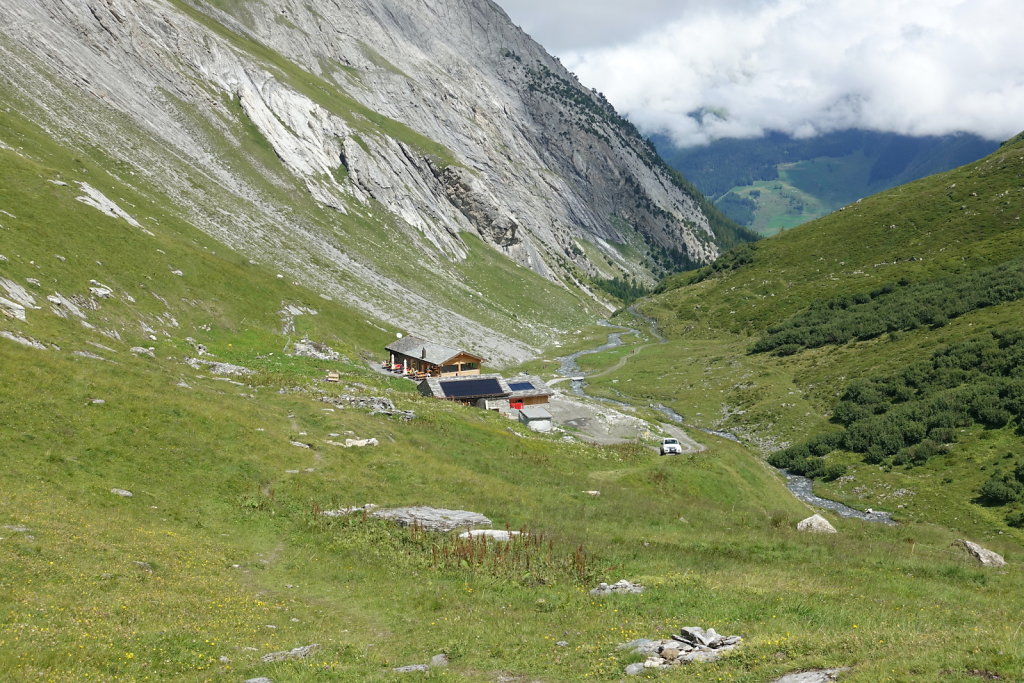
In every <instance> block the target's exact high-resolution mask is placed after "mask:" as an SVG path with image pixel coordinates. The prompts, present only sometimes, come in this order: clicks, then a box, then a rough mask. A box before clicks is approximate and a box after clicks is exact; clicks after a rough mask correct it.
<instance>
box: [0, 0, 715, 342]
mask: <svg viewBox="0 0 1024 683" xmlns="http://www.w3.org/2000/svg"><path fill="white" fill-rule="evenodd" d="M0 28H2V29H3V32H4V35H5V36H7V37H8V40H6V41H3V43H2V44H0V78H2V79H4V81H5V83H7V88H6V90H7V91H8V92H11V93H14V92H17V93H18V97H17V98H8V99H5V100H4V101H3V104H5V105H11V106H12V107H13V108H14V114H17V115H21V116H23V117H24V118H26V119H28V120H31V121H33V123H36V124H38V125H39V126H40V127H41V128H42V129H43V131H44V132H45V133H46V134H47V135H49V136H50V137H51V138H53V139H54V140H59V141H60V143H61V144H62V145H65V146H67V147H68V148H70V149H72V150H76V153H77V150H89V149H102V150H103V154H104V155H105V157H106V158H107V159H109V160H110V161H111V162H113V164H112V166H113V165H116V168H117V180H118V181H120V182H123V183H125V184H128V185H131V186H132V187H133V188H134V189H135V190H137V191H140V192H142V193H144V194H145V193H151V194H153V195H154V196H156V193H157V192H159V196H160V200H161V201H165V202H166V201H169V202H172V203H173V205H174V207H175V210H176V215H180V216H181V218H182V220H185V221H188V222H189V223H191V224H192V225H195V226H196V227H198V228H199V229H200V230H203V231H205V232H207V233H208V234H210V235H212V236H213V237H215V238H216V239H218V240H220V241H222V242H224V243H226V244H227V245H229V246H230V247H231V248H233V249H235V250H237V251H238V252H240V253H242V254H244V255H246V256H247V257H249V258H250V259H253V260H254V261H256V262H260V263H272V264H273V265H274V266H275V267H276V268H277V269H278V270H279V271H280V272H281V273H282V275H280V276H281V277H283V276H284V274H287V275H288V277H290V278H292V279H295V280H302V281H303V282H308V283H311V286H314V287H315V288H317V289H318V290H319V291H320V292H321V293H322V294H323V295H324V296H330V297H331V298H333V299H336V300H340V301H346V302H349V303H352V304H354V305H356V306H359V307H361V308H362V309H363V310H365V311H367V312H368V313H371V314H373V315H377V316H378V317H380V318H381V319H386V320H389V321H392V322H393V323H394V324H396V325H398V326H401V327H404V328H407V329H413V328H415V329H418V330H419V331H421V332H422V333H423V334H426V335H428V336H431V337H433V338H436V339H437V340H438V341H444V342H449V341H452V342H457V341H458V340H455V339H451V337H450V336H447V335H450V334H451V332H447V333H446V331H447V330H452V329H459V330H461V332H460V334H462V335H463V338H467V339H468V338H472V339H476V340H486V341H484V342H481V343H480V346H478V349H479V351H481V352H482V353H484V354H485V355H487V356H488V357H489V358H490V359H491V360H492V361H498V362H500V361H514V360H521V359H524V358H526V357H528V356H529V355H530V350H529V349H521V350H517V349H516V347H515V345H513V344H509V343H507V341H508V337H507V336H503V334H505V335H507V333H495V330H494V329H493V328H491V327H487V326H485V325H482V324H481V323H479V322H476V321H475V320H471V319H469V317H467V316H464V315H462V314H460V312H459V311H457V310H453V309H452V308H450V306H451V304H450V303H445V302H438V301H437V300H435V298H432V297H430V296H425V295H424V294H423V293H422V292H419V291H417V289H416V286H415V284H414V280H412V279H406V278H407V276H406V275H405V273H404V270H405V269H408V268H419V269H426V270H429V271H430V272H431V273H433V274H434V275H435V276H436V277H438V278H440V279H441V280H444V281H448V282H449V284H451V286H452V288H453V289H454V290H455V291H463V290H466V289H467V288H466V285H465V284H464V283H463V280H462V279H461V278H460V276H459V273H458V271H457V269H456V268H455V264H457V263H458V262H459V261H460V260H462V259H465V258H466V257H467V255H468V254H469V253H470V249H471V246H470V240H467V238H466V235H467V234H470V235H475V236H477V237H479V238H480V239H481V240H483V242H484V243H485V244H487V245H489V246H490V247H492V248H493V249H495V250H498V251H500V252H501V253H503V254H505V255H507V256H508V257H510V258H511V259H513V260H514V261H516V262H518V263H519V264H520V265H522V266H525V267H527V268H530V269H532V270H534V271H536V272H537V273H539V274H541V275H542V276H544V277H546V278H548V279H549V280H552V281H554V282H556V283H560V284H563V285H565V286H569V287H578V288H580V289H581V290H582V291H584V292H586V291H587V288H586V285H585V284H584V283H582V282H580V281H579V280H578V279H577V278H578V275H577V274H578V273H584V274H585V275H587V276H601V277H613V276H617V275H623V274H627V273H628V274H630V275H635V276H637V277H638V278H639V280H640V281H642V282H647V283H652V282H653V281H654V278H655V277H656V276H657V275H659V274H660V266H659V265H657V264H658V263H659V262H661V261H663V260H664V258H666V255H667V256H668V257H670V258H674V259H675V261H676V262H677V263H680V264H684V263H692V264H703V263H706V262H708V261H710V260H711V259H713V258H714V257H715V256H716V255H717V254H718V253H719V247H718V245H717V243H716V237H715V235H714V234H713V231H712V228H711V224H710V222H709V219H708V217H707V216H706V215H705V213H704V211H703V209H702V208H701V205H700V204H699V202H698V200H697V199H696V198H695V197H693V196H691V194H690V190H688V189H686V188H685V187H684V186H683V184H681V183H680V182H679V181H677V180H676V178H675V177H674V175H673V174H672V173H671V172H670V170H669V169H668V168H667V167H666V166H665V165H664V163H663V162H661V160H660V159H659V158H658V157H657V156H656V154H655V153H654V151H653V148H652V147H651V146H650V145H649V144H648V143H647V142H646V141H645V140H644V139H643V138H642V137H640V136H639V135H638V134H637V132H636V130H635V129H634V128H633V126H632V125H631V124H629V123H628V122H627V121H625V120H624V119H622V118H621V117H619V116H618V115H617V114H616V112H615V111H614V109H613V108H612V107H611V106H610V105H609V104H608V102H607V101H606V100H605V99H604V97H603V96H602V95H600V94H599V93H597V92H594V91H592V90H590V89H587V88H586V87H584V86H583V85H581V84H580V83H579V82H578V81H577V79H576V78H575V76H573V75H572V74H571V73H569V72H568V71H567V70H566V69H565V68H564V67H562V65H561V64H560V63H559V62H558V60H557V59H555V58H553V57H551V56H550V55H548V54H547V53H546V52H545V51H544V50H543V48H542V47H541V46H539V45H538V44H537V43H535V42H534V41H533V40H532V39H531V38H530V37H529V36H527V35H526V34H525V33H523V32H522V31H521V30H520V29H519V28H518V27H516V26H515V25H513V24H512V22H511V21H510V20H509V18H508V17H507V16H506V15H505V13H504V12H503V11H502V10H501V9H500V8H499V7H498V6H497V5H496V4H495V3H494V2H491V1H490V0H480V1H479V2H466V1H465V0H420V1H417V2H408V1H406V0H326V1H324V2H317V3H310V2H307V1H306V0H273V1H271V0H251V1H249V2H244V3H241V2H239V3H220V2H212V1H208V0H184V2H181V3H170V2H167V1H166V0H35V1H33V2H8V3H0ZM0 142H2V141H0ZM254 146H264V147H265V148H266V151H267V154H257V153H254V152H251V151H249V150H252V148H253V147H254ZM61 182H63V181H61ZM75 182H78V183H79V185H80V187H81V189H82V191H83V192H84V193H85V194H83V195H82V196H81V197H80V199H81V200H82V201H85V202H87V203H89V204H90V205H91V206H94V207H95V208H97V209H98V210H100V211H103V212H104V213H106V214H107V215H108V216H113V217H116V218H120V219H123V220H124V221H126V222H128V224H130V225H131V226H133V227H134V228H137V229H140V230H142V231H144V232H146V233H147V234H152V233H151V232H150V230H151V229H152V228H154V225H153V224H152V223H149V221H148V219H147V217H146V216H144V215H141V214H139V213H138V212H130V210H131V207H130V206H128V205H122V204H119V203H118V202H117V201H115V200H117V199H118V198H116V197H107V196H105V195H103V194H102V193H101V192H100V191H99V190H98V189H96V188H94V187H93V186H88V187H87V186H86V185H85V184H83V183H82V182H81V181H75ZM155 188H159V190H158V191H157V190H156V189H155ZM300 195H301V196H302V198H303V201H305V202H307V204H306V205H304V207H310V206H315V207H317V208H318V209H327V212H326V213H323V212H321V211H308V210H304V209H303V210H295V208H294V200H296V198H298V197H299V196H300ZM332 211H333V212H337V216H338V217H339V218H338V221H339V222H344V220H351V221H352V222H353V223H355V224H358V225H369V226H372V229H370V230H369V231H364V232H363V233H361V236H359V237H352V236H339V235H340V233H339V231H337V230H336V229H335V226H334V225H333V224H332V223H333V222H332V220H331V219H330V217H329V216H330V215H331V213H330V212H332ZM324 216H327V217H326V218H325V217H324ZM342 217H347V218H346V219H344V220H343V219H342ZM346 240H348V241H346ZM352 240H358V242H354V241H352ZM395 243H401V244H403V245H405V246H406V247H407V248H408V249H409V250H412V251H414V252H415V253H416V254H417V257H416V262H413V263H410V264H408V265H406V264H400V265H395V264H394V263H393V262H386V259H384V258H383V255H385V254H388V252H389V245H392V244H395ZM623 246H626V247H629V248H628V249H624V248H621V247H623ZM377 255H381V258H377ZM186 275H187V274H186ZM465 293H466V294H467V295H468V294H470V293H471V292H469V291H465ZM4 299H5V302H4V305H3V307H2V309H0V310H2V311H3V312H4V313H6V314H7V315H11V316H15V317H18V316H20V314H21V313H22V308H23V307H24V306H25V304H24V303H23V302H20V301H18V300H17V299H14V298H12V297H11V296H6V295H4ZM446 306H449V308H446ZM522 327H523V331H522V332H521V333H520V332H517V333H516V334H521V335H524V336H527V337H528V338H529V339H532V340H534V341H536V340H541V339H548V338H550V335H549V329H547V328H544V325H543V323H539V324H538V325H537V326H536V329H532V328H531V329H526V328H525V326H522ZM456 345H458V344H456Z"/></svg>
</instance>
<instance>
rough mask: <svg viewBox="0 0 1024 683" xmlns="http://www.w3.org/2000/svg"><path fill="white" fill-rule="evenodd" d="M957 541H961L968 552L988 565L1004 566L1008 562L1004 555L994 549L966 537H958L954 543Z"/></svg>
mask: <svg viewBox="0 0 1024 683" xmlns="http://www.w3.org/2000/svg"><path fill="white" fill-rule="evenodd" d="M956 543H959V544H960V545H962V546H963V547H964V548H966V549H967V552H969V553H970V554H971V555H973V556H974V559H976V560H977V561H978V562H980V563H982V564H983V565H985V566H986V567H1002V566H1004V565H1005V564H1006V560H1004V559H1003V556H1002V555H1000V554H999V553H997V552H994V551H992V550H988V549H986V548H982V547H981V546H980V545H978V544H977V543H972V542H971V541H968V540H967V539H965V538H958V539H957V540H956V541H955V542H954V544H956Z"/></svg>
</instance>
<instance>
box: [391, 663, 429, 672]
mask: <svg viewBox="0 0 1024 683" xmlns="http://www.w3.org/2000/svg"><path fill="white" fill-rule="evenodd" d="M392 671H394V672H395V673H397V674H408V673H413V672H414V671H430V667H429V666H427V665H426V664H410V665H409V666H396V667H395V668H394V669H392Z"/></svg>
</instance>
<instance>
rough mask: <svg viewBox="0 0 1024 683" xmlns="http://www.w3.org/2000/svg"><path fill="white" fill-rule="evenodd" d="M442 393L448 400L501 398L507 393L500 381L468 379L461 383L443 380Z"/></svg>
mask: <svg viewBox="0 0 1024 683" xmlns="http://www.w3.org/2000/svg"><path fill="white" fill-rule="evenodd" d="M441 391H443V392H444V395H445V397H447V398H470V397H473V398H479V397H483V396H501V395H502V394H504V393H505V392H503V391H502V390H501V385H499V384H498V380H496V379H493V378H488V379H467V380H463V381H461V382H459V381H457V380H442V381H441Z"/></svg>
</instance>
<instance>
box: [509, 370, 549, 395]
mask: <svg viewBox="0 0 1024 683" xmlns="http://www.w3.org/2000/svg"><path fill="white" fill-rule="evenodd" d="M508 387H509V389H511V390H512V396H511V398H513V399H517V398H527V397H529V396H551V395H552V394H554V393H555V392H554V390H553V389H552V388H551V387H549V386H548V385H547V384H546V383H545V382H544V380H542V379H541V378H540V377H537V376H536V375H522V376H520V377H513V378H512V379H510V380H509V381H508Z"/></svg>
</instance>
